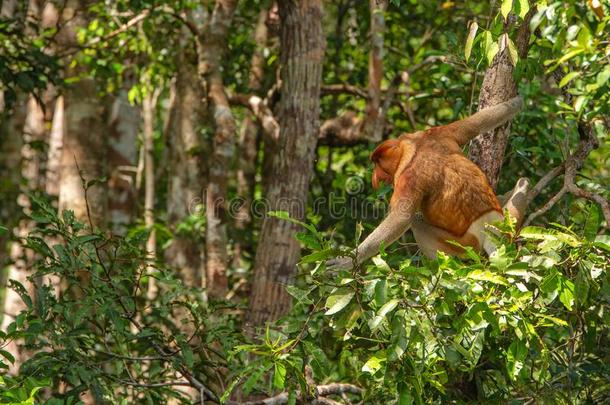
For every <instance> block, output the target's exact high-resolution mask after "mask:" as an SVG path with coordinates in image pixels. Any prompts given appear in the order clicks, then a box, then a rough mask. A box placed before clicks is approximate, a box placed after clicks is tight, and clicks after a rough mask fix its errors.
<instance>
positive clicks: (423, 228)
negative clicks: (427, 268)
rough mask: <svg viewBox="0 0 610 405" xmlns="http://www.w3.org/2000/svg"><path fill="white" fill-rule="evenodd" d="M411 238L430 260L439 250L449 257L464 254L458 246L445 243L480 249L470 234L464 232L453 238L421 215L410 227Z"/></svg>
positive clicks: (477, 240)
mask: <svg viewBox="0 0 610 405" xmlns="http://www.w3.org/2000/svg"><path fill="white" fill-rule="evenodd" d="M411 229H412V230H413V236H415V241H416V242H417V246H419V248H420V249H421V251H422V253H423V254H424V255H425V256H426V257H428V258H430V259H434V258H436V253H437V252H438V251H439V250H440V251H441V252H445V253H447V254H450V255H455V256H457V255H460V254H462V253H463V252H464V250H463V249H461V248H460V247H459V246H456V245H453V244H451V243H448V242H447V241H456V242H458V243H459V244H460V245H462V246H471V247H473V248H475V249H480V241H479V239H477V238H476V237H475V236H473V234H472V233H471V232H470V231H471V230H470V229H469V231H468V232H466V233H465V234H464V235H462V236H455V235H453V234H452V233H450V232H447V231H446V230H444V229H441V228H438V227H436V226H434V225H432V224H429V223H428V222H426V220H425V219H423V216H421V214H418V215H417V216H416V220H415V221H413V224H412V225H411Z"/></svg>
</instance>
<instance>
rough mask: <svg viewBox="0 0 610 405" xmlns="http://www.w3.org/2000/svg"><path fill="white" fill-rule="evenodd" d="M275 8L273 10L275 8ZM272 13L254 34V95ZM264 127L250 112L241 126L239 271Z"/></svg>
mask: <svg viewBox="0 0 610 405" xmlns="http://www.w3.org/2000/svg"><path fill="white" fill-rule="evenodd" d="M272 7H273V6H272ZM268 14H269V11H268V10H267V9H263V10H261V11H260V13H259V16H258V21H257V23H256V28H255V30H254V43H255V44H256V49H255V50H254V54H253V55H252V63H251V67H250V78H249V81H248V87H249V89H250V91H251V92H254V93H256V92H259V91H260V90H261V88H262V84H263V79H264V75H265V56H264V50H265V48H266V47H267V42H268V31H269V30H268V29H267V24H266V23H267V16H268ZM259 133H260V127H259V125H258V123H257V121H256V117H255V116H254V114H253V113H252V112H251V111H247V112H246V116H245V117H244V120H243V121H242V124H241V129H240V133H239V144H238V150H239V152H238V153H237V157H238V162H237V173H236V174H237V195H238V197H239V198H240V199H241V204H242V205H241V206H240V207H239V209H238V211H237V212H236V214H235V229H236V230H237V232H236V241H237V242H236V243H235V249H234V255H235V256H234V258H233V263H234V264H235V266H236V267H240V266H241V260H242V256H243V254H244V251H245V250H246V248H247V246H248V245H250V246H251V243H250V244H249V243H248V241H247V239H246V238H247V237H248V234H249V233H247V232H244V231H245V230H246V229H247V228H248V226H249V225H250V223H251V222H252V215H251V208H252V200H253V197H254V184H255V176H256V160H257V157H258V146H259V140H260V137H259Z"/></svg>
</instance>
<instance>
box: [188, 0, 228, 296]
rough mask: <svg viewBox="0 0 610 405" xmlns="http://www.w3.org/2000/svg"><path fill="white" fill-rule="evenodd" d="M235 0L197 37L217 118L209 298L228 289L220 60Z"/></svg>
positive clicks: (209, 207)
mask: <svg viewBox="0 0 610 405" xmlns="http://www.w3.org/2000/svg"><path fill="white" fill-rule="evenodd" d="M236 5H237V1H236V0H217V1H216V6H215V8H214V11H213V13H212V16H211V18H210V23H209V24H208V26H207V27H206V29H205V30H204V31H203V34H202V35H201V36H200V37H199V38H198V57H199V60H198V73H199V75H200V78H201V79H202V81H203V86H204V90H205V93H206V94H205V96H206V98H207V100H208V102H209V107H210V110H211V111H210V117H214V127H215V128H214V146H213V152H212V156H211V157H210V163H209V168H210V169H209V181H208V185H207V190H206V196H205V200H206V219H207V222H206V287H207V291H208V294H209V296H210V297H217V298H223V297H224V296H225V295H226V293H227V290H228V280H227V267H228V257H227V256H228V255H227V229H226V222H227V219H226V204H227V201H226V200H227V188H228V179H229V173H230V171H229V166H230V162H231V157H232V156H233V145H234V142H235V119H234V117H233V113H232V112H231V108H230V106H229V101H228V99H227V95H226V93H225V88H224V85H223V81H222V71H221V61H222V56H223V55H224V54H225V52H226V49H227V43H228V35H229V27H230V26H231V22H232V19H233V13H234V11H235V6H236Z"/></svg>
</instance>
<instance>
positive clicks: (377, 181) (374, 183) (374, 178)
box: [371, 170, 379, 190]
mask: <svg viewBox="0 0 610 405" xmlns="http://www.w3.org/2000/svg"><path fill="white" fill-rule="evenodd" d="M371 183H373V189H374V190H377V189H378V188H379V179H378V178H377V171H375V170H373V177H372V178H371Z"/></svg>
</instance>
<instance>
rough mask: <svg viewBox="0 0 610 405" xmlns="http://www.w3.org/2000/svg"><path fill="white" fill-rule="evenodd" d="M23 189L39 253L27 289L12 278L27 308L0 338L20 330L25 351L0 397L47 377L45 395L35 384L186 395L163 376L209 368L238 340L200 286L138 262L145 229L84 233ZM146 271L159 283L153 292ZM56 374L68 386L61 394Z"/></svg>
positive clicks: (69, 395)
mask: <svg viewBox="0 0 610 405" xmlns="http://www.w3.org/2000/svg"><path fill="white" fill-rule="evenodd" d="M31 199H32V201H33V202H34V203H35V204H36V207H35V208H36V210H35V211H34V213H33V214H32V215H31V218H32V219H34V220H35V221H37V223H38V227H37V229H36V230H35V231H34V232H33V233H32V234H30V235H29V236H28V237H27V238H26V239H25V240H24V241H23V244H24V247H25V248H27V249H29V250H31V251H33V252H34V253H35V254H36V255H37V257H38V264H37V265H36V268H35V271H34V273H33V274H32V276H31V281H32V282H35V281H36V280H39V287H38V288H37V289H36V295H35V296H30V295H28V292H27V290H26V288H25V287H24V286H23V285H21V284H19V283H17V282H15V281H12V285H11V287H12V288H13V289H15V290H16V291H17V292H18V293H19V295H20V296H21V298H22V299H23V301H24V302H25V303H26V304H27V310H26V311H24V312H22V313H20V314H18V315H17V317H16V319H15V321H14V322H13V323H12V324H11V325H10V326H9V328H8V331H7V333H6V334H4V333H3V334H2V335H1V336H0V338H1V339H2V341H4V342H9V341H11V340H13V339H24V341H25V348H24V350H26V351H27V352H28V353H31V354H32V355H31V357H30V358H29V360H28V361H27V362H26V363H25V364H23V365H22V367H21V370H20V371H21V373H20V376H19V377H8V376H7V377H5V378H4V380H3V382H2V383H3V384H4V387H5V390H6V392H5V394H3V395H4V398H3V399H5V400H9V402H10V401H15V400H19V401H24V402H23V403H31V402H27V401H29V400H30V397H32V398H33V397H35V396H36V392H37V389H38V388H42V387H52V388H53V389H52V390H51V392H52V394H51V397H50V398H49V397H48V396H49V392H48V391H44V392H45V394H44V396H45V397H46V398H47V403H64V402H63V401H67V402H65V403H76V402H78V398H79V396H80V395H81V394H82V393H83V392H85V391H88V392H90V394H91V395H92V396H93V397H94V398H95V399H96V400H98V401H102V400H112V402H116V403H119V401H125V400H126V398H141V399H142V400H143V401H148V402H153V403H154V402H158V401H164V400H165V399H163V398H169V397H176V398H178V399H182V400H183V401H186V399H185V397H184V393H181V392H180V391H178V390H176V386H172V385H171V384H170V383H172V382H175V381H178V386H180V384H182V385H184V381H185V372H184V370H186V369H188V370H189V372H192V373H195V374H201V375H205V374H206V373H210V375H214V374H213V371H212V370H216V369H217V368H218V367H222V364H223V363H224V362H225V359H224V356H223V353H224V352H225V350H226V349H228V348H231V347H233V346H234V345H235V342H237V341H239V335H237V334H236V331H235V329H233V327H232V325H233V320H232V318H231V317H230V316H223V315H221V314H220V313H219V312H217V311H216V308H215V307H214V306H211V305H207V304H205V303H204V302H203V301H202V299H201V297H202V295H201V291H197V290H193V289H188V288H186V287H184V286H183V284H182V283H181V281H180V280H178V279H176V277H175V276H174V275H173V273H172V272H171V271H170V270H169V269H166V268H164V267H162V266H161V265H160V264H159V265H158V266H157V265H155V267H154V271H152V272H150V270H148V271H147V267H149V266H150V263H149V260H148V259H147V258H146V254H145V251H143V249H142V245H143V241H144V240H146V237H147V235H145V234H138V235H136V236H134V237H127V238H125V239H121V238H116V237H113V238H108V237H107V236H105V235H104V234H103V233H90V232H87V231H86V230H85V226H84V224H81V223H79V222H77V221H76V220H75V219H74V215H73V213H72V212H71V211H64V212H63V215H62V216H61V217H58V216H57V214H56V212H55V211H54V209H52V208H51V207H50V206H49V205H48V203H47V202H46V201H45V200H43V199H41V198H40V197H36V196H31ZM150 277H154V278H155V279H157V284H158V285H159V286H160V288H161V293H160V294H159V296H157V297H154V299H153V300H152V301H151V300H150V299H149V298H147V288H146V287H147V281H148V279H149V278H150ZM60 286H61V291H60V289H59V287H60ZM212 314H214V315H212ZM204 331H205V333H204ZM219 338H221V340H218V339H219ZM236 339H238V340H236ZM10 362H12V357H11V355H10V354H9V353H8V352H6V351H0V367H2V368H7V364H8V363H10ZM206 370H207V371H206ZM180 376H182V378H181V379H180V378H179V377H180ZM206 379H207V377H206ZM216 383H217V382H216ZM216 383H211V384H212V385H213V384H216ZM58 384H67V387H69V388H68V389H66V390H65V391H64V392H63V393H61V394H60V393H59V392H60V390H58V389H57V386H58ZM42 393H43V391H40V392H38V394H37V395H38V396H41V395H42ZM0 402H1V401H0Z"/></svg>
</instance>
